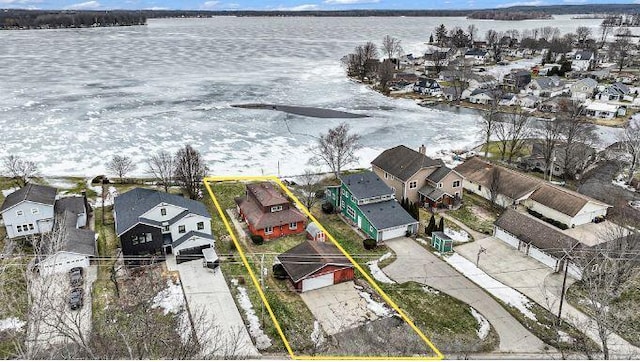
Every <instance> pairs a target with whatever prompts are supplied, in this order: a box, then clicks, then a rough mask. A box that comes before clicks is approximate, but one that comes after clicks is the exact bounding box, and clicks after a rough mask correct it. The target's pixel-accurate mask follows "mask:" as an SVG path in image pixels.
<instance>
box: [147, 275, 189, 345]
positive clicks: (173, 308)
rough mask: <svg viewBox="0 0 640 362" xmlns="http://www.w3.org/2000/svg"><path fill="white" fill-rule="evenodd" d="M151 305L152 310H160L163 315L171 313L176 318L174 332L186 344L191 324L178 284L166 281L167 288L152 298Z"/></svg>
mask: <svg viewBox="0 0 640 362" xmlns="http://www.w3.org/2000/svg"><path fill="white" fill-rule="evenodd" d="M152 303H153V304H151V307H152V308H161V309H162V310H163V312H164V314H165V315H166V314H167V313H173V314H175V315H177V316H178V318H179V319H178V325H177V326H176V332H178V333H179V334H180V337H181V338H182V341H183V342H185V343H186V342H187V341H188V340H189V336H190V334H191V322H190V321H189V314H188V313H187V308H186V303H185V300H184V294H183V292H182V287H181V286H180V284H175V283H173V282H172V281H171V280H168V281H167V288H165V289H163V290H161V291H160V292H159V293H158V294H157V295H156V296H155V297H153V300H152Z"/></svg>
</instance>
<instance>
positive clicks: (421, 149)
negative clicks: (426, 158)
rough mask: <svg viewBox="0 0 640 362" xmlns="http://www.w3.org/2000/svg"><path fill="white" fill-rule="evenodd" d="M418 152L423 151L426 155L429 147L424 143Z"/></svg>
mask: <svg viewBox="0 0 640 362" xmlns="http://www.w3.org/2000/svg"><path fill="white" fill-rule="evenodd" d="M418 152H420V153H422V154H423V155H426V154H427V148H426V147H425V146H424V145H422V146H420V147H418Z"/></svg>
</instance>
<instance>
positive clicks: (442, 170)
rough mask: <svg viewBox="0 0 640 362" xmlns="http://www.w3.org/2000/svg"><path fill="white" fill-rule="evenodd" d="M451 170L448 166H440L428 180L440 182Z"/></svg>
mask: <svg viewBox="0 0 640 362" xmlns="http://www.w3.org/2000/svg"><path fill="white" fill-rule="evenodd" d="M451 171H453V170H452V169H450V168H449V167H447V166H440V167H438V168H437V169H436V170H435V171H433V172H432V173H431V174H429V176H427V180H430V181H433V182H435V183H438V182H440V180H442V179H443V178H445V177H446V176H447V175H448V174H449V173H450V172H451Z"/></svg>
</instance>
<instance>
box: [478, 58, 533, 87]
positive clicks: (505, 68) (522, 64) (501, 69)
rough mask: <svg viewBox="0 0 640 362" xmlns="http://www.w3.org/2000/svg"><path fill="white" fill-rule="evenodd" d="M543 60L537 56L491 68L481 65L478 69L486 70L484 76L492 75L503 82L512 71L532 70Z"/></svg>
mask: <svg viewBox="0 0 640 362" xmlns="http://www.w3.org/2000/svg"><path fill="white" fill-rule="evenodd" d="M541 60H542V57H541V56H536V57H533V58H531V59H520V60H516V61H514V62H509V64H507V65H496V66H490V67H489V66H482V65H480V66H478V67H481V68H485V69H486V71H485V72H483V73H484V74H488V75H492V76H494V77H495V78H496V79H497V80H498V82H502V78H503V77H504V76H505V74H509V72H511V69H531V67H533V66H534V65H536V64H540V61H541Z"/></svg>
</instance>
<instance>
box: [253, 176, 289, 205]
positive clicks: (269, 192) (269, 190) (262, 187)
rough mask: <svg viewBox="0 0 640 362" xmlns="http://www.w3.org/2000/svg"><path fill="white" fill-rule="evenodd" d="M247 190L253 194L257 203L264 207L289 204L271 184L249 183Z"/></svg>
mask: <svg viewBox="0 0 640 362" xmlns="http://www.w3.org/2000/svg"><path fill="white" fill-rule="evenodd" d="M247 189H248V190H249V191H251V193H253V195H254V196H255V197H256V198H257V199H258V202H259V203H260V204H261V205H262V206H264V207H269V206H274V205H282V204H287V203H289V200H288V199H287V198H286V197H284V195H282V193H280V192H279V191H278V190H276V189H275V187H274V186H273V184H272V183H271V182H267V181H265V182H255V183H250V184H247Z"/></svg>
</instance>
